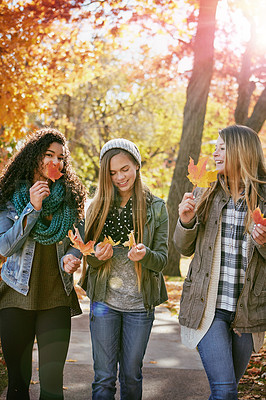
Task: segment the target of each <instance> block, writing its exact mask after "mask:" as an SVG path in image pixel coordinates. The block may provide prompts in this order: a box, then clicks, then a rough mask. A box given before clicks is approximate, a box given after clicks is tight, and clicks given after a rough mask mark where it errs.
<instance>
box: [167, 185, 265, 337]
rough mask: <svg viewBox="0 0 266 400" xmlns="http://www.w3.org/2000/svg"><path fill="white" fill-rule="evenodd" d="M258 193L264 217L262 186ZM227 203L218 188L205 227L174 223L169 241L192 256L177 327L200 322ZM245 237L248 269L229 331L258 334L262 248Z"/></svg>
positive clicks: (262, 295)
mask: <svg viewBox="0 0 266 400" xmlns="http://www.w3.org/2000/svg"><path fill="white" fill-rule="evenodd" d="M260 194H261V198H260V199H259V206H260V209H261V211H262V213H264V214H265V213H266V200H265V199H266V185H263V186H262V187H261V192H260ZM228 200H229V197H228V196H226V194H225V192H224V191H223V190H222V189H221V188H220V189H219V190H218V191H217V193H216V194H215V197H214V199H213V201H212V204H211V206H210V211H209V218H208V220H207V222H206V224H205V225H204V224H202V223H199V222H198V221H196V223H195V224H194V226H193V227H192V228H190V229H187V228H185V227H184V226H182V224H181V223H180V220H178V222H177V226H176V230H175V233H174V238H173V239H174V242H175V245H176V248H177V250H178V251H179V252H180V253H181V254H183V255H185V256H191V255H192V254H194V257H193V259H192V261H191V263H190V266H189V270H188V274H187V277H186V279H185V281H184V286H183V292H182V296H181V303H180V314H179V321H180V324H181V325H184V326H186V327H188V328H192V329H198V328H199V325H200V322H201V320H202V316H203V313H204V310H205V307H206V299H207V298H208V296H207V295H208V288H209V282H210V276H211V270H212V265H213V256H214V245H215V241H216V237H217V232H218V228H219V221H220V217H221V213H222V210H223V208H224V206H225V204H226V203H227V202H228ZM248 236H249V238H248V242H249V246H248V254H247V258H248V266H247V270H246V274H245V282H244V287H243V289H242V291H241V294H240V296H239V299H238V302H237V307H236V315H235V319H234V321H233V323H232V328H235V329H237V330H238V331H239V332H262V331H265V330H266V245H263V246H260V245H258V244H257V243H256V242H255V241H254V240H253V239H252V238H251V235H249V234H248ZM218 271H219V269H218ZM218 279H219V277H218ZM214 301H215V299H214Z"/></svg>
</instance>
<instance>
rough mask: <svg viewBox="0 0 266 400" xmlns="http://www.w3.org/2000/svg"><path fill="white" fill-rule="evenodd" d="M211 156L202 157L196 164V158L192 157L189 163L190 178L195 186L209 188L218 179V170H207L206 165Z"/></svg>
mask: <svg viewBox="0 0 266 400" xmlns="http://www.w3.org/2000/svg"><path fill="white" fill-rule="evenodd" d="M208 160H209V157H202V158H200V159H199V161H198V164H197V165H195V164H194V160H193V159H192V158H191V157H190V161H189V165H188V172H189V174H188V176H187V177H188V179H189V180H190V182H192V183H193V185H194V186H198V187H201V188H207V187H209V186H210V183H211V182H214V181H216V179H217V173H218V171H217V170H215V171H207V170H206V165H207V162H208Z"/></svg>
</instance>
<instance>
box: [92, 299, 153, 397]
mask: <svg viewBox="0 0 266 400" xmlns="http://www.w3.org/2000/svg"><path fill="white" fill-rule="evenodd" d="M153 321H154V311H151V312H149V313H147V312H122V311H116V310H113V309H112V308H110V307H108V306H107V305H106V304H104V303H98V302H94V303H93V304H92V309H91V318H90V330H91V340H92V353H93V360H94V374H95V375H94V381H93V383H92V398H93V400H99V399H100V400H107V399H108V400H111V399H114V396H115V392H116V387H115V386H116V379H117V365H118V363H119V382H120V398H121V399H123V400H139V399H141V397H142V371H141V370H142V364H143V358H144V354H145V351H146V347H147V344H148V340H149V337H150V332H151V328H152V324H153Z"/></svg>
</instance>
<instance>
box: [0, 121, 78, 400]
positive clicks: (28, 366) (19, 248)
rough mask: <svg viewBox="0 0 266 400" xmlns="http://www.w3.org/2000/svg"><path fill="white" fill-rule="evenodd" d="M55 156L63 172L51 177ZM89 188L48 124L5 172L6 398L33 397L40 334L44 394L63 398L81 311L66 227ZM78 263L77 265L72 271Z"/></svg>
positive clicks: (1, 305) (1, 321)
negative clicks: (73, 320) (73, 322)
mask: <svg viewBox="0 0 266 400" xmlns="http://www.w3.org/2000/svg"><path fill="white" fill-rule="evenodd" d="M50 161H52V162H53V164H54V165H56V166H58V168H59V171H61V173H62V176H61V177H60V178H59V179H58V180H55V182H53V181H52V180H51V179H49V175H48V170H47V165H48V163H49V162H50ZM84 202H85V189H84V187H83V185H82V184H81V182H80V181H79V179H78V178H77V176H76V175H75V173H74V171H73V169H72V167H71V164H70V154H69V150H68V147H67V143H66V139H65V137H64V136H63V135H62V134H61V133H60V132H59V131H57V130H56V129H52V128H44V129H41V130H38V131H36V132H35V133H34V134H33V135H32V136H30V137H29V138H28V140H27V141H26V143H25V144H24V145H23V147H22V148H21V149H20V150H19V151H18V152H17V154H16V155H15V156H14V157H13V158H12V159H11V161H10V163H9V164H8V165H7V167H6V168H5V170H4V171H3V173H2V176H1V178H0V254H1V255H3V256H4V257H6V258H7V259H6V262H5V263H4V264H3V267H2V271H1V276H2V281H1V282H0V334H1V343H2V348H3V353H4V357H5V361H6V365H7V369H8V391H7V399H8V400H28V399H29V384H30V379H31V372H32V349H33V343H34V338H35V336H36V338H37V344H38V351H39V377H40V399H42V400H48V399H54V400H55V399H63V368H64V364H65V359H66V355H67V350H68V345H69V339H70V329H71V316H72V315H78V314H80V313H81V309H80V307H79V303H78V299H77V295H76V293H75V290H74V288H73V275H71V273H68V272H70V271H69V268H70V265H69V262H68V261H67V260H66V262H65V263H63V261H62V258H63V256H64V255H65V253H66V250H67V248H68V247H69V242H70V241H69V239H68V238H67V233H68V230H69V229H72V228H73V224H77V223H79V222H80V221H81V220H82V218H83V210H84ZM79 264H80V261H75V263H74V265H73V263H72V265H71V272H73V271H74V270H75V269H77V268H78V266H79Z"/></svg>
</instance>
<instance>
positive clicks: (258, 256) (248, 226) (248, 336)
mask: <svg viewBox="0 0 266 400" xmlns="http://www.w3.org/2000/svg"><path fill="white" fill-rule="evenodd" d="M213 158H214V161H215V163H216V168H217V170H218V178H217V180H216V181H215V182H214V183H213V184H212V185H211V187H209V188H207V189H196V190H194V192H193V193H185V195H184V197H183V199H182V201H181V203H180V205H179V219H178V222H177V226H176V230H175V234H174V242H175V244H176V247H177V249H178V250H179V252H180V253H182V254H184V255H185V256H191V255H192V254H194V257H193V259H192V261H191V264H190V267H189V271H188V274H187V277H186V279H185V281H184V285H183V293H182V297H181V302H180V313H179V321H180V324H181V338H182V341H183V343H184V344H185V345H187V346H188V347H189V348H194V347H196V346H197V348H198V351H199V354H200V357H201V360H202V363H203V365H204V368H205V371H206V374H207V377H208V379H209V383H210V389H211V395H210V397H209V400H218V399H219V400H237V398H238V397H237V387H238V383H239V380H240V378H241V377H242V375H243V373H244V372H245V369H246V367H247V364H248V362H249V359H250V356H251V353H252V350H253V349H254V350H255V351H258V350H259V348H260V346H261V345H262V343H263V339H264V331H265V330H266V302H265V291H266V279H265V277H266V269H265V263H266V226H264V225H263V224H255V223H254V221H253V218H252V212H253V211H254V210H255V208H257V207H258V206H259V207H260V210H261V212H262V213H263V214H265V213H266V200H265V199H266V166H265V158H264V155H263V151H262V146H261V143H260V140H259V137H258V135H257V134H256V132H254V131H253V130H252V129H250V128H248V127H246V126H240V125H233V126H229V127H227V128H224V129H222V130H221V131H220V132H219V136H218V139H217V143H216V150H215V152H214V153H213Z"/></svg>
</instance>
